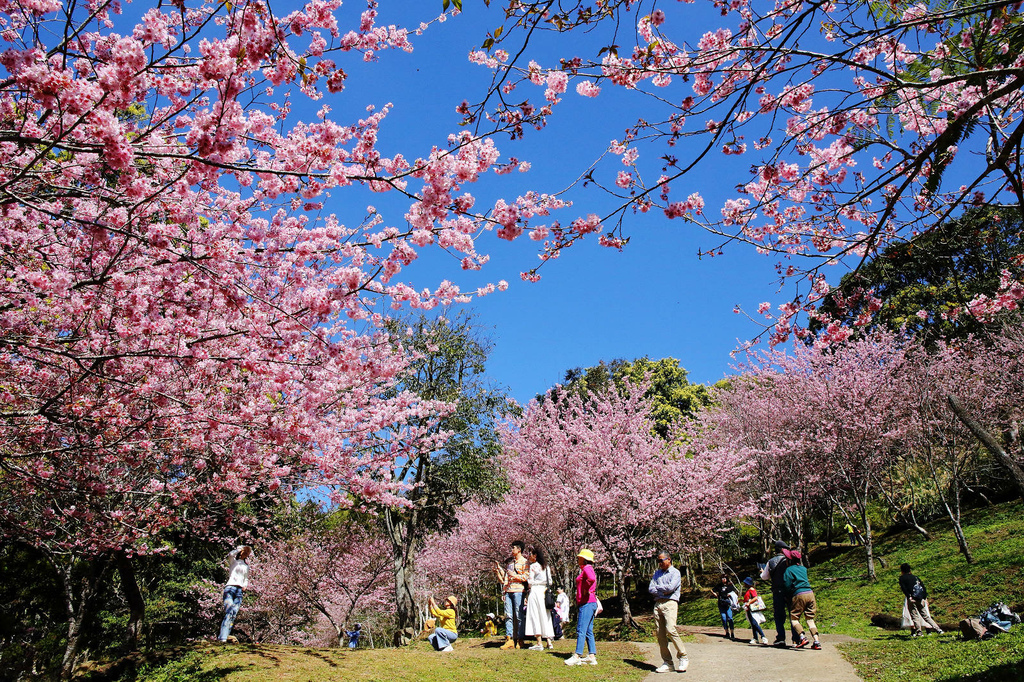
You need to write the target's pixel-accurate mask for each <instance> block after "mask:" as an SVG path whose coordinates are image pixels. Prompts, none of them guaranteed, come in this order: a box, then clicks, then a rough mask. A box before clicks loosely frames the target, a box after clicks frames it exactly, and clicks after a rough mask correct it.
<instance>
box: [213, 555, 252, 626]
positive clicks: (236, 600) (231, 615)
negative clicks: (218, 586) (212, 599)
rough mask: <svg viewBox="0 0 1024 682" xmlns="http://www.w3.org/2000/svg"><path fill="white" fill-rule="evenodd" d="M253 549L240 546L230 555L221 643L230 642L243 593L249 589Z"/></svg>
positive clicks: (221, 624) (225, 586)
mask: <svg viewBox="0 0 1024 682" xmlns="http://www.w3.org/2000/svg"><path fill="white" fill-rule="evenodd" d="M250 556H252V547H250V546H249V545H239V546H238V547H235V548H234V549H233V550H231V552H229V553H228V581H227V583H226V584H225V585H224V620H222V621H221V623H220V636H219V637H218V638H217V639H218V640H219V641H221V642H226V641H228V637H229V636H230V635H231V628H233V627H234V625H235V618H237V617H238V610H239V609H241V608H242V593H243V592H244V591H245V589H246V588H247V587H249V561H248V559H249V557H250Z"/></svg>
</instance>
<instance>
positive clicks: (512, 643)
mask: <svg viewBox="0 0 1024 682" xmlns="http://www.w3.org/2000/svg"><path fill="white" fill-rule="evenodd" d="M515 645H516V642H515V640H514V639H511V638H510V639H506V640H505V643H504V644H502V645H501V646H500V647H498V648H499V649H511V648H512V647H514V646H515Z"/></svg>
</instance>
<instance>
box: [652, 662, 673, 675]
mask: <svg viewBox="0 0 1024 682" xmlns="http://www.w3.org/2000/svg"><path fill="white" fill-rule="evenodd" d="M654 672H656V673H669V672H672V666H671V665H669V664H668V663H662V664H661V665H659V666H658V667H657V668H655V670H654Z"/></svg>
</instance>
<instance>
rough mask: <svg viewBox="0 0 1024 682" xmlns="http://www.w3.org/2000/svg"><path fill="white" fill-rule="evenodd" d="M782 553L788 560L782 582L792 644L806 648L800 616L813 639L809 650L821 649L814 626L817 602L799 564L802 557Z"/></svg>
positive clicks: (795, 552) (787, 550) (791, 552)
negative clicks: (786, 602) (791, 630)
mask: <svg viewBox="0 0 1024 682" xmlns="http://www.w3.org/2000/svg"><path fill="white" fill-rule="evenodd" d="M782 551H783V552H784V553H785V555H786V559H788V560H789V566H788V567H787V568H786V573H785V574H784V575H783V581H784V585H785V590H786V595H787V597H788V599H789V618H790V626H791V627H792V628H793V633H794V637H795V638H796V639H795V640H794V642H793V644H794V646H796V648H798V649H799V648H801V647H805V646H807V643H808V642H807V636H806V635H805V634H804V631H803V628H801V627H800V616H803V617H804V619H805V620H806V621H807V629H808V630H809V631H810V633H811V636H812V637H814V643H813V644H811V648H812V649H821V642H820V641H818V627H817V626H816V625H815V624H814V615H815V610H816V608H817V602H816V601H815V599H814V590H812V589H811V581H810V580H809V579H808V578H807V569H806V568H804V567H803V565H802V564H801V563H800V561H801V559H802V558H803V557H802V556H801V555H800V552H797V551H796V550H790V549H784V550H782Z"/></svg>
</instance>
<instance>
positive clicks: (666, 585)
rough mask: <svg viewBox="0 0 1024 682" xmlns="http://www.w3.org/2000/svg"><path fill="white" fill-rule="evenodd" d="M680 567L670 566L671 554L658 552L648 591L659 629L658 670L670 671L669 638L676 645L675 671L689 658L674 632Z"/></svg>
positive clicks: (683, 668)
mask: <svg viewBox="0 0 1024 682" xmlns="http://www.w3.org/2000/svg"><path fill="white" fill-rule="evenodd" d="M682 583H683V581H682V577H681V576H680V575H679V569H678V568H676V567H675V566H673V565H672V556H671V555H670V554H669V553H668V552H661V553H660V554H658V569H657V570H656V571H654V575H653V576H652V577H651V584H650V586H649V587H648V588H647V591H648V592H650V593H651V596H652V597H654V622H655V623H656V624H657V628H658V646H660V647H661V660H662V664H661V667H660V668H658V669H657V670H655V672H659V673H667V672H671V671H672V651H671V650H670V649H669V648H668V643H669V641H671V642H672V644H673V645H674V646H675V648H676V653H678V654H679V660H678V661H677V662H676V664H675V670H676V672H678V673H681V672H685V671H686V667H687V665H689V663H690V661H689V659H687V658H686V647H685V646H683V640H681V639H680V638H679V633H678V632H676V616H677V615H678V613H679V588H680V587H682Z"/></svg>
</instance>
